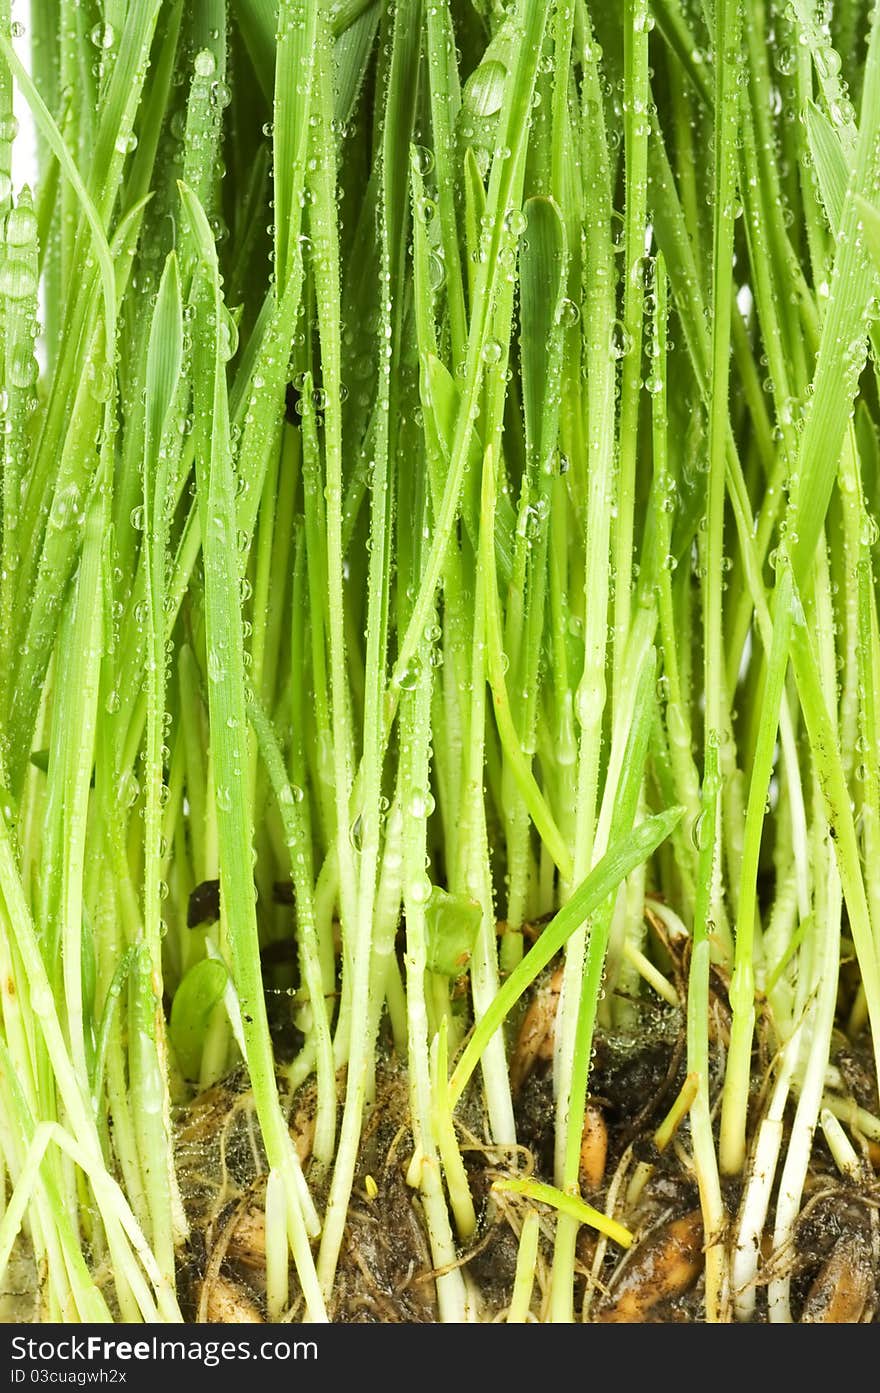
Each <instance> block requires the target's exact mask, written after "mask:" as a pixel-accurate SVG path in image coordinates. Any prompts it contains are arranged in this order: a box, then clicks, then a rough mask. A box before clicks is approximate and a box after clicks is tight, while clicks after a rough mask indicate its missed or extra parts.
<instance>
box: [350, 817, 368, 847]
mask: <svg viewBox="0 0 880 1393" xmlns="http://www.w3.org/2000/svg"><path fill="white" fill-rule="evenodd" d="M348 840H349V841H350V842H351V845H352V849H353V850H354V851H358V852H359V851H362V850H363V847H364V819H363V816H362V815H361V814H360V813H358V815H357V817H356V818H355V820H354V822H353V823H352V824H351V827H350V828H349V829H348Z"/></svg>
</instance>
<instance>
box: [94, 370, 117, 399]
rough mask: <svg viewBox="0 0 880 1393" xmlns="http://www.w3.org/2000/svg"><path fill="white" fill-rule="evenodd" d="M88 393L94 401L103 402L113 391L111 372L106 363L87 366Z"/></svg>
mask: <svg viewBox="0 0 880 1393" xmlns="http://www.w3.org/2000/svg"><path fill="white" fill-rule="evenodd" d="M88 384H89V393H90V395H91V397H92V399H93V400H94V401H97V402H105V401H107V399H108V398H109V396H110V393H111V392H112V391H113V372H112V370H111V369H110V368H109V367H108V366H107V364H106V363H91V364H90V365H89V376H88Z"/></svg>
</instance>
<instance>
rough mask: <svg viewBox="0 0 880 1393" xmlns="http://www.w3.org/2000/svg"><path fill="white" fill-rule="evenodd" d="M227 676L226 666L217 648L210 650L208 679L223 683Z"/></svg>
mask: <svg viewBox="0 0 880 1393" xmlns="http://www.w3.org/2000/svg"><path fill="white" fill-rule="evenodd" d="M225 676H226V664H225V663H224V661H223V659H222V657H221V655H220V654H219V653H218V652H217V649H216V648H209V649H208V678H209V680H210V681H211V682H222V681H223V678H224V677H225Z"/></svg>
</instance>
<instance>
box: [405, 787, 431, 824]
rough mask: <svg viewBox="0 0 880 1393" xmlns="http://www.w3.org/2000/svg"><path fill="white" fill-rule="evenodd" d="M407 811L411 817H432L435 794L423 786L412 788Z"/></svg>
mask: <svg viewBox="0 0 880 1393" xmlns="http://www.w3.org/2000/svg"><path fill="white" fill-rule="evenodd" d="M406 811H407V812H408V813H409V815H410V817H414V818H423V817H424V818H426V817H430V816H431V814H432V812H433V811H434V795H433V794H432V793H430V792H429V791H426V790H425V789H422V788H413V789H410V793H409V797H408V799H407V802H406Z"/></svg>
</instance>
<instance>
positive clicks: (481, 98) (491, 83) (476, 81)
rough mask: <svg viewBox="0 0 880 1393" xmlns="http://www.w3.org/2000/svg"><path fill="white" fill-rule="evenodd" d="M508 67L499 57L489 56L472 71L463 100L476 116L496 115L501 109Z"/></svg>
mask: <svg viewBox="0 0 880 1393" xmlns="http://www.w3.org/2000/svg"><path fill="white" fill-rule="evenodd" d="M506 81H507V69H506V68H505V66H504V64H503V63H499V61H498V59H497V58H489V59H487V61H486V62H484V63H481V64H480V66H479V67H478V68H477V69H476V71H475V72H473V73H471V75H470V77H469V78H468V80H467V82H466V83H465V87H464V93H463V100H464V104H465V106H466V107H467V108H468V110H469V111H471V112H472V113H473V114H474V116H494V115H495V114H496V112H498V111H500V110H501V103H502V102H503V100H504V84H505V82H506Z"/></svg>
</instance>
